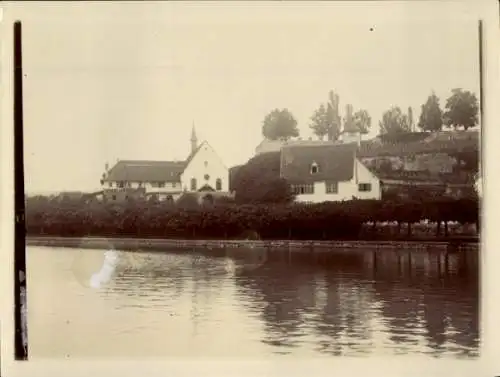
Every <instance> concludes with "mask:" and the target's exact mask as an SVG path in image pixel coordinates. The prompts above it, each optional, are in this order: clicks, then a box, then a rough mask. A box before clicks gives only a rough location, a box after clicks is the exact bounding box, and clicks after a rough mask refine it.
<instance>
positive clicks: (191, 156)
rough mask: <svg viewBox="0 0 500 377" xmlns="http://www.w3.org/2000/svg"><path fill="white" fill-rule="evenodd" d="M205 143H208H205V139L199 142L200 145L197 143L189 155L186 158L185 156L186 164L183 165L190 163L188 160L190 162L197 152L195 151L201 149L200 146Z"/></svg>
mask: <svg viewBox="0 0 500 377" xmlns="http://www.w3.org/2000/svg"><path fill="white" fill-rule="evenodd" d="M206 144H208V143H207V142H206V141H203V142H202V143H200V145H198V146H197V147H196V149H195V150H194V151H192V152H191V153H190V154H189V156H188V158H187V160H186V165H185V167H187V166H188V165H189V163H190V162H191V160H192V159H193V158H194V156H196V154H197V153H198V151H199V150H200V149H201V147H202V146H204V145H206Z"/></svg>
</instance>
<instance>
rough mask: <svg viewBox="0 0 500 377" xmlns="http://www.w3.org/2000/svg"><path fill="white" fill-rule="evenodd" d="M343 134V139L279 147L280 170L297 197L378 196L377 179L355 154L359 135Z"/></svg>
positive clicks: (302, 199) (340, 198)
mask: <svg viewBox="0 0 500 377" xmlns="http://www.w3.org/2000/svg"><path fill="white" fill-rule="evenodd" d="M345 136H347V137H345ZM345 136H344V138H343V140H344V142H342V143H330V144H322V145H284V146H283V147H282V148H281V169H280V174H281V177H282V178H285V179H286V180H287V181H288V183H290V185H291V187H292V191H293V192H294V193H295V194H296V201H298V202H310V203H319V202H324V201H343V200H351V199H353V198H356V199H377V200H380V199H381V185H380V179H379V178H378V177H377V176H375V175H374V174H373V173H372V172H371V171H370V170H369V169H368V168H367V167H366V166H365V165H363V163H362V162H361V160H360V159H358V158H357V156H356V153H357V149H358V144H359V135H354V136H353V135H345Z"/></svg>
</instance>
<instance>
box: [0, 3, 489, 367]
mask: <svg viewBox="0 0 500 377" xmlns="http://www.w3.org/2000/svg"><path fill="white" fill-rule="evenodd" d="M349 3H351V4H346V3H341V2H335V1H332V2H322V3H315V2H311V3H302V2H296V3H295V4H294V3H293V2H290V3H288V4H285V3H283V2H279V3H278V2H254V3H248V2H237V1H235V2H226V3H224V2H207V3H203V2H182V1H180V2H162V1H158V2H140V3H135V2H102V3H100V2H88V3H87V2H82V3H77V2H58V3H54V2H52V3H50V2H47V3H44V2H41V3H39V4H37V3H31V4H26V5H25V6H23V5H22V4H20V3H17V2H14V3H10V4H9V5H7V6H6V7H5V8H4V13H3V18H4V24H3V25H2V27H3V28H4V29H5V30H6V29H7V28H8V29H9V32H8V35H9V38H10V39H12V41H10V40H9V43H8V44H4V45H3V47H6V46H8V48H9V49H10V50H9V51H10V52H9V54H8V56H9V59H10V61H9V62H8V64H6V65H4V66H5V67H6V68H7V69H8V70H9V74H10V75H11V76H12V77H11V78H10V82H11V84H12V86H13V88H12V90H11V94H10V95H12V104H11V105H12V106H11V108H10V110H9V111H11V112H13V118H12V119H13V120H14V123H13V127H11V128H12V129H13V138H12V143H11V144H12V146H10V147H9V148H13V149H12V151H13V154H12V155H13V156H14V159H15V161H14V162H15V169H13V170H10V173H9V174H12V173H13V178H12V180H13V188H14V194H12V193H11V194H9V195H10V200H13V204H12V206H13V207H12V208H14V205H15V210H14V218H15V220H14V227H15V234H13V235H12V237H13V242H12V245H11V250H12V252H11V257H9V259H8V260H11V261H12V263H13V271H14V273H13V274H10V276H12V277H13V279H12V280H13V282H14V285H13V287H14V304H15V308H14V310H13V314H14V325H13V326H14V336H13V337H12V340H13V346H9V347H11V349H12V350H13V351H12V352H14V353H15V357H14V358H15V359H16V360H24V361H26V363H30V362H32V361H37V360H38V361H43V360H52V361H64V360H66V361H78V360H89V359H92V360H101V361H113V362H118V361H120V360H125V359H137V360H149V359H159V360H174V359H182V360H184V362H196V361H197V360H201V359H210V360H216V359H217V360H218V359H227V360H242V359H246V360H268V361H269V362H274V361H276V362H279V361H283V360H326V361H335V360H353V362H354V363H356V362H364V361H366V360H373V359H377V358H388V360H394V361H398V360H399V361H402V362H403V361H404V360H407V359H408V358H410V357H416V358H417V359H418V360H421V363H424V364H425V363H426V362H429V363H430V362H433V361H436V360H439V361H446V362H449V363H454V362H456V363H457V364H456V365H457V370H458V372H460V369H461V367H459V365H461V364H459V363H460V362H464V361H467V362H473V361H476V362H478V361H479V360H481V357H482V352H483V335H482V334H483V330H482V328H483V323H482V313H481V310H480V309H481V307H482V306H481V305H482V304H481V302H482V300H483V297H482V293H481V292H482V283H481V281H482V278H483V276H482V257H483V254H482V248H481V245H482V244H483V242H482V240H483V235H484V233H483V225H484V222H483V221H482V219H483V216H482V207H483V205H482V203H483V197H484V194H483V192H484V191H485V190H484V189H483V187H484V184H483V180H484V177H485V174H484V173H483V172H484V165H485V164H484V161H483V160H484V153H483V148H482V144H483V142H484V137H483V136H484V134H483V131H484V123H485V122H484V119H485V107H484V103H485V102H486V99H485V96H487V93H485V91H484V80H485V78H484V77H485V70H484V66H485V60H484V59H485V58H484V56H485V51H484V46H485V42H484V33H485V31H484V30H485V25H484V23H485V21H484V20H483V19H481V17H480V16H479V15H478V13H471V12H465V11H464V9H468V8H467V7H465V6H458V5H457V6H456V10H455V7H454V6H452V5H448V6H438V5H437V4H434V3H437V2H414V3H428V4H427V5H422V4H419V5H412V4H410V2H408V3H403V2H394V3H395V4H393V5H390V4H389V3H391V2H387V3H388V4H385V5H384V4H381V3H377V2H370V3H372V4H368V3H362V2H359V3H358V2H349ZM356 3H358V4H356ZM433 6H436V8H435V9H436V11H435V12H433V11H432V7H433ZM2 77H6V76H5V74H4V76H2ZM12 109H13V110H12ZM489 126H490V125H489V124H488V127H489ZM3 143H4V140H2V147H3V145H4V144H3ZM12 166H14V165H12ZM11 169H12V168H11ZM4 174H6V172H4V171H3V170H2V177H3V175H4ZM491 174H492V173H490V175H491ZM493 175H494V174H493ZM6 196H7V194H4V193H2V197H3V198H5V197H6ZM12 229H14V228H12ZM10 232H12V230H11V231H10ZM483 251H484V250H483ZM5 341H6V340H5V337H2V342H5ZM14 343H15V344H14ZM3 357H4V355H2V358H3ZM9 357H10V356H9ZM388 365H389V364H386V365H385V368H386V369H390V367H389V366H388ZM450 365H453V364H450ZM422 367H423V366H422ZM383 368H384V367H383ZM469 371H470V369H469ZM311 374H314V373H312V372H311ZM457 375H458V374H457ZM492 376H493V375H492Z"/></svg>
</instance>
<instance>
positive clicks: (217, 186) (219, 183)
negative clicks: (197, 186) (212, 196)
mask: <svg viewBox="0 0 500 377" xmlns="http://www.w3.org/2000/svg"><path fill="white" fill-rule="evenodd" d="M215 189H216V190H217V191H221V190H222V179H220V178H217V180H216V181H215Z"/></svg>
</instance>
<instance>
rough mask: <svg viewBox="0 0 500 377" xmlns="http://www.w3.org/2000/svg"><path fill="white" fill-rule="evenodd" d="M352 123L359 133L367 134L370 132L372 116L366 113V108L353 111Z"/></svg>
mask: <svg viewBox="0 0 500 377" xmlns="http://www.w3.org/2000/svg"><path fill="white" fill-rule="evenodd" d="M352 118H353V119H352V120H353V125H354V127H355V129H356V130H358V131H359V132H360V133H361V134H367V133H368V132H370V128H371V126H372V118H371V117H370V115H369V114H368V111H366V110H363V109H361V110H358V111H356V112H355V113H354V115H353V117H352Z"/></svg>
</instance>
